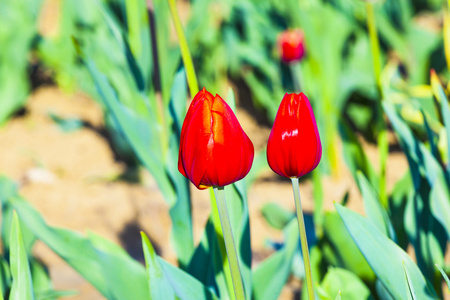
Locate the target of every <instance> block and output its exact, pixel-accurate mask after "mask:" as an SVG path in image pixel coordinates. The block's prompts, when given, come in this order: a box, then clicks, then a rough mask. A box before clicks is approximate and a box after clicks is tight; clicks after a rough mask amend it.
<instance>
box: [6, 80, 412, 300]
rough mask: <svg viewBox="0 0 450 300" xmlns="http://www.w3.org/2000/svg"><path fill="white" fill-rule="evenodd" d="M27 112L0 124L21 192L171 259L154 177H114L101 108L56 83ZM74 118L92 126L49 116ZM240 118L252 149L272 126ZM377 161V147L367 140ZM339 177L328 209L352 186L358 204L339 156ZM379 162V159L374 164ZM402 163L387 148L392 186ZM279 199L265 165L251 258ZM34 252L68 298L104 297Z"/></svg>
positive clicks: (133, 250) (54, 221) (75, 221)
mask: <svg viewBox="0 0 450 300" xmlns="http://www.w3.org/2000/svg"><path fill="white" fill-rule="evenodd" d="M26 111H27V113H26V114H24V115H23V116H20V117H16V118H13V119H12V120H11V121H10V122H8V123H7V124H6V126H4V127H3V128H0V145H4V146H3V147H2V148H1V149H0V174H4V175H6V176H8V177H11V178H12V179H14V180H17V181H19V182H20V192H21V194H22V195H23V196H24V197H25V198H26V199H28V200H29V201H30V202H31V203H32V205H33V206H34V207H36V208H37V209H38V210H39V212H40V213H41V214H42V215H43V216H44V218H45V220H46V221H47V222H48V223H49V224H51V225H55V226H60V227H65V228H70V229H73V230H77V231H80V232H86V231H87V230H91V231H94V232H96V233H98V234H100V235H102V236H104V237H106V238H108V239H110V240H112V241H114V242H117V243H119V244H120V245H122V246H123V247H124V248H125V249H127V250H128V251H129V253H130V254H131V255H132V256H133V257H135V258H137V259H142V253H141V245H140V236H139V231H140V230H144V231H145V232H147V233H148V234H149V236H150V237H151V239H152V240H154V241H156V243H157V247H158V248H159V249H160V254H161V255H162V256H163V257H164V258H165V259H167V260H169V261H171V262H174V261H175V254H174V252H173V250H172V249H171V247H170V245H169V228H170V226H171V223H170V219H169V216H168V207H167V205H166V203H165V202H164V199H163V197H162V196H161V194H160V192H159V191H158V188H157V186H156V183H155V181H154V180H153V179H152V177H151V176H150V175H149V174H147V173H146V172H145V171H143V178H144V180H143V184H136V183H130V182H126V181H121V180H115V179H116V178H117V177H118V176H119V175H121V174H122V173H123V172H124V171H125V165H124V164H123V163H121V162H118V161H116V160H115V158H114V154H113V152H112V151H111V148H110V146H109V144H108V142H107V140H106V139H105V138H104V136H102V135H101V134H100V132H101V129H102V124H103V121H102V120H103V117H102V111H101V109H100V107H99V106H98V105H97V104H96V103H95V102H94V101H92V100H90V99H89V98H88V97H86V96H84V95H82V94H80V93H78V94H75V95H66V94H64V93H63V92H61V91H60V90H58V89H57V88H55V87H43V88H40V89H38V90H36V91H35V92H34V93H33V94H32V95H31V96H30V99H29V101H28V102H27V106H26ZM49 112H53V113H55V114H57V115H59V116H61V117H75V118H79V119H81V120H83V121H85V122H87V123H89V124H91V125H92V126H89V127H82V128H81V129H80V130H77V131H73V132H69V133H64V132H62V131H61V130H60V129H59V128H58V126H57V125H56V124H55V123H54V122H53V121H52V120H51V119H50V117H49V116H48V114H49ZM237 115H238V118H239V120H240V121H241V124H242V126H243V128H244V130H245V131H246V132H247V133H248V135H249V137H250V139H251V140H252V141H253V142H254V144H255V147H256V148H257V149H260V148H262V147H263V146H264V145H265V143H266V141H267V138H268V135H269V132H270V131H269V129H268V128H264V127H261V126H259V125H258V124H257V123H256V122H255V121H254V119H253V118H252V117H251V116H250V115H248V114H247V113H246V112H245V111H242V110H238V113H237ZM365 149H366V150H367V154H368V155H369V157H370V158H371V159H372V160H373V161H374V162H375V161H376V159H377V153H376V148H375V147H374V146H371V145H365ZM341 165H342V170H343V171H342V172H341V174H340V176H339V178H325V179H324V187H326V189H325V199H326V204H325V207H326V209H333V201H339V200H341V198H342V197H343V195H344V194H345V192H346V191H350V201H349V204H350V207H352V208H353V209H356V210H358V211H362V205H361V200H360V195H359V192H358V190H357V188H356V186H355V183H354V181H353V179H352V178H351V176H350V175H349V173H348V171H346V170H345V168H344V163H343V162H342V164H341ZM375 165H376V163H375ZM406 168H407V162H406V160H405V158H404V157H403V155H402V154H401V153H391V155H390V156H389V162H388V170H387V176H388V187H389V188H391V187H392V185H393V183H394V182H396V181H397V180H398V179H399V178H400V177H401V176H402V175H403V174H404V172H405V170H406ZM192 191H193V215H194V235H195V239H196V240H197V241H198V240H199V239H200V237H201V234H202V230H203V228H204V224H205V222H206V219H207V217H208V214H209V211H210V206H209V198H208V192H206V191H197V190H196V189H195V188H194V189H192ZM301 191H302V198H303V205H304V209H305V210H306V211H311V210H312V209H313V204H312V200H311V199H312V186H311V183H310V182H309V181H307V182H302V183H301ZM269 201H276V202H278V203H279V204H280V205H283V206H284V207H286V208H288V209H290V210H294V202H293V201H292V190H291V186H290V183H289V182H286V181H280V180H279V178H277V176H276V175H275V174H274V173H272V172H271V171H270V170H267V171H266V172H263V173H262V174H261V176H260V177H259V179H258V180H257V181H256V182H255V184H254V185H253V186H252V187H251V189H250V192H249V207H250V220H251V223H250V228H251V244H252V249H253V251H254V253H253V256H254V261H253V265H256V264H257V263H258V262H259V261H261V260H262V259H263V258H265V257H266V256H267V255H269V254H270V253H271V250H268V249H267V248H265V241H266V240H267V239H269V238H270V239H278V240H281V239H282V235H281V233H280V232H278V231H276V230H274V229H272V228H270V227H269V226H268V225H267V224H266V222H265V221H264V219H263V218H262V216H261V213H260V209H261V207H262V206H263V205H264V204H265V203H267V202H269ZM35 254H36V256H37V257H39V258H40V259H42V261H44V262H45V264H46V265H47V266H48V267H49V270H50V274H51V277H52V279H53V281H54V285H55V288H56V289H70V290H77V291H78V292H79V294H78V295H77V296H74V297H73V298H71V299H77V300H78V299H83V300H90V299H102V296H101V295H100V294H99V293H98V292H97V291H96V290H95V289H94V288H92V286H91V285H90V284H89V283H87V282H86V281H85V280H84V279H83V278H81V277H80V276H79V275H78V274H77V273H76V272H75V271H73V270H72V269H71V268H70V267H69V266H68V265H67V264H65V263H64V262H63V261H62V260H61V259H60V258H59V257H58V256H57V255H55V254H54V253H53V252H52V251H51V250H50V249H48V248H47V247H46V246H45V245H44V244H42V243H38V244H37V245H36V247H35ZM299 286H300V285H299V283H298V282H295V280H291V282H290V283H289V284H288V285H287V286H286V287H285V288H284V290H283V293H282V295H281V297H280V299H292V297H293V296H292V295H293V293H295V292H296V291H298V289H299Z"/></svg>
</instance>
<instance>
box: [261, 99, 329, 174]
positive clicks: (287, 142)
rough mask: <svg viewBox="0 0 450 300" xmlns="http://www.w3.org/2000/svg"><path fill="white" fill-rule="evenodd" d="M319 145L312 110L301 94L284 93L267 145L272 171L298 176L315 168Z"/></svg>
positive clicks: (319, 154) (318, 159) (320, 151)
mask: <svg viewBox="0 0 450 300" xmlns="http://www.w3.org/2000/svg"><path fill="white" fill-rule="evenodd" d="M321 156H322V146H321V143H320V137H319V132H318V129H317V124H316V120H315V117H314V113H313V111H312V108H311V104H310V103H309V100H308V98H307V97H306V96H305V95H304V94H303V93H300V94H286V95H285V96H284V98H283V100H282V102H281V104H280V107H279V109H278V112H277V116H276V118H275V122H274V125H273V127H272V131H271V133H270V137H269V142H268V145H267V158H268V162H269V166H270V167H271V168H272V170H273V171H274V172H275V173H277V174H279V175H281V176H285V177H301V176H303V175H305V174H307V173H309V172H311V171H312V170H313V169H315V168H316V167H317V165H318V164H319V162H320V158H321Z"/></svg>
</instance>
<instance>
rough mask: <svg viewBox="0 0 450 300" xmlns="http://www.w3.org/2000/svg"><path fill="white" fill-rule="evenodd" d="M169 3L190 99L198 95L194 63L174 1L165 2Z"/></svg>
mask: <svg viewBox="0 0 450 300" xmlns="http://www.w3.org/2000/svg"><path fill="white" fill-rule="evenodd" d="M167 1H168V2H169V7H170V13H171V14H172V19H173V24H174V25H175V31H176V32H177V36H178V42H179V44H180V49H181V57H182V58H183V64H184V68H185V69H186V77H187V81H188V85H189V92H190V93H191V97H194V95H195V94H197V93H198V82H197V76H196V75H195V69H194V63H193V62H192V57H191V53H190V52H189V47H188V43H187V40H186V36H185V35H184V31H183V26H182V25H181V21H180V16H179V15H178V10H177V5H176V3H175V0H167Z"/></svg>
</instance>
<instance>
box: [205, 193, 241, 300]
mask: <svg viewBox="0 0 450 300" xmlns="http://www.w3.org/2000/svg"><path fill="white" fill-rule="evenodd" d="M209 198H210V200H211V221H212V223H213V226H214V231H215V233H216V237H217V242H218V243H219V250H220V255H221V257H222V260H223V262H222V268H223V272H224V273H225V280H226V284H227V289H228V293H229V295H230V299H231V300H235V295H234V289H233V279H232V278H231V271H230V262H229V260H228V257H227V249H226V248H225V241H224V239H223V236H224V235H223V232H222V226H221V224H220V216H219V209H218V207H217V202H216V197H215V196H214V189H213V188H209Z"/></svg>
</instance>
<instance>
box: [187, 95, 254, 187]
mask: <svg viewBox="0 0 450 300" xmlns="http://www.w3.org/2000/svg"><path fill="white" fill-rule="evenodd" d="M253 156H254V149H253V144H252V142H251V141H250V139H249V138H248V136H247V135H246V134H245V132H244V130H242V127H241V125H240V124H239V122H238V120H237V118H236V116H235V115H234V113H233V111H232V110H231V108H230V107H229V106H228V104H227V103H226V102H225V101H223V100H222V98H220V96H219V95H216V97H213V95H211V93H209V92H208V91H206V90H205V88H203V90H202V91H200V92H198V93H197V95H195V97H194V100H192V103H191V105H190V107H189V110H188V112H187V114H186V118H185V119H184V123H183V127H182V129H181V139H180V152H179V156H178V170H179V171H180V173H181V174H183V175H184V176H185V177H187V178H188V179H189V180H190V181H191V182H192V183H193V184H194V185H195V186H196V187H197V188H199V189H205V188H207V187H209V186H225V185H228V184H231V183H233V182H235V181H238V180H240V179H242V178H244V177H245V176H246V175H247V174H248V172H249V171H250V168H251V166H252V162H253Z"/></svg>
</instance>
